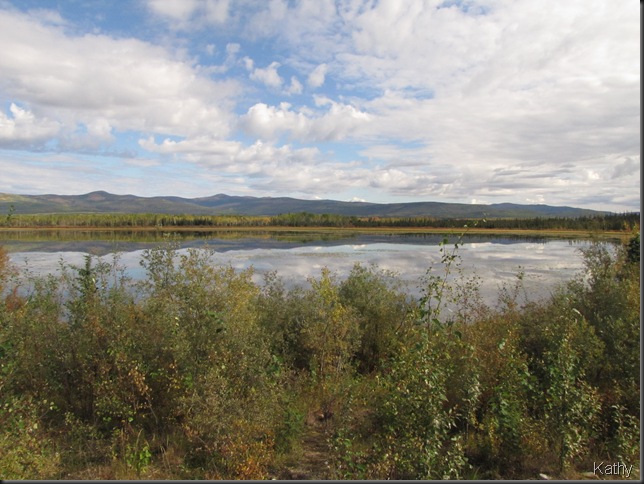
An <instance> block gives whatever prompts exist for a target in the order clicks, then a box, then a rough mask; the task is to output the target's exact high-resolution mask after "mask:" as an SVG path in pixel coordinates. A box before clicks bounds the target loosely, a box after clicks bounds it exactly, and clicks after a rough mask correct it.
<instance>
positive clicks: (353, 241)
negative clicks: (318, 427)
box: [0, 231, 590, 304]
mask: <svg viewBox="0 0 644 484" xmlns="http://www.w3.org/2000/svg"><path fill="white" fill-rule="evenodd" d="M3 235H6V234H3ZM49 235H50V236H49V237H47V236H45V235H44V234H42V233H40V234H33V236H32V235H30V236H29V237H26V236H24V234H23V237H22V238H21V237H18V236H15V237H14V238H3V240H0V244H2V245H4V246H5V247H6V248H7V249H8V251H9V253H10V254H9V255H10V260H11V261H12V262H13V263H14V264H15V265H16V266H17V267H18V268H19V269H20V268H23V269H25V270H27V269H28V270H29V271H30V272H31V273H35V274H47V273H56V272H57V271H59V270H60V262H61V260H62V261H64V262H67V263H69V264H74V265H81V264H82V263H83V258H84V256H85V255H86V254H88V253H89V254H93V255H96V256H97V257H100V258H101V259H102V260H105V261H106V262H111V261H112V255H110V254H113V253H115V252H118V253H119V263H120V264H121V265H122V266H123V267H124V269H125V271H126V274H127V275H128V276H130V277H132V278H134V279H142V278H144V277H145V273H144V270H143V268H142V267H141V265H140V261H141V256H142V252H143V250H145V249H147V248H152V247H157V246H159V245H162V244H164V243H168V242H169V241H172V242H174V243H175V244H176V245H177V246H178V250H180V251H185V250H186V249H188V248H205V247H208V248H210V249H212V251H213V253H212V262H213V264H218V265H231V266H232V267H234V268H235V269H238V270H242V269H247V268H249V267H251V266H252V267H253V268H254V270H255V276H254V277H255V279H256V282H258V283H261V281H262V279H263V275H264V274H266V273H269V272H273V271H275V272H277V274H278V275H280V276H281V277H282V279H283V280H284V282H285V284H286V285H287V287H293V286H295V285H302V284H306V281H307V279H308V278H310V277H312V276H313V277H319V275H320V271H321V269H322V268H323V267H327V268H329V269H330V270H331V271H332V272H334V273H335V274H336V275H337V276H338V277H339V278H343V277H346V276H347V275H348V273H349V271H350V270H351V268H352V267H353V265H354V264H355V263H361V264H364V265H370V264H375V265H377V266H378V267H379V268H381V269H384V270H388V271H393V272H395V273H396V274H398V276H399V278H400V279H401V280H402V281H403V283H405V284H406V285H407V288H408V290H409V291H410V292H411V293H412V294H414V295H418V294H419V293H420V291H419V284H420V281H421V279H422V277H423V276H424V275H425V274H426V272H427V270H428V269H431V270H432V271H439V272H436V274H440V270H441V268H440V260H441V255H442V254H441V252H440V247H439V244H440V243H441V242H442V241H443V240H444V238H445V236H444V235H436V234H413V235H412V234H410V235H400V234H396V235H394V234H391V235H388V234H377V235H372V234H338V233H321V234H318V233H312V232H296V231H294V232H279V233H266V232H257V233H256V234H255V233H249V232H225V233H224V232H216V233H215V232H209V233H207V234H199V233H188V234H182V236H181V237H177V236H169V235H167V234H166V235H164V234H162V233H155V232H151V233H134V232H129V233H128V232H116V231H115V232H107V233H105V232H102V233H100V235H98V236H97V234H92V233H91V232H78V234H76V235H77V236H76V237H74V238H72V239H71V240H70V239H69V238H68V237H70V235H71V234H70V233H69V232H66V231H63V232H58V233H55V234H49ZM456 240H457V239H456V238H453V239H452V240H451V241H450V244H453V242H455V241H456ZM463 242H464V244H463V245H462V246H460V247H459V250H458V255H459V256H460V260H461V264H460V269H461V272H462V275H463V276H464V277H472V276H477V277H479V278H480V280H481V293H482V296H483V297H484V299H485V300H486V301H487V302H488V303H490V304H493V303H494V302H496V295H497V293H498V289H499V287H500V286H502V285H504V284H513V282H514V281H515V280H516V277H517V274H518V273H519V271H521V272H523V273H524V281H525V287H526V289H527V291H528V293H529V295H530V296H531V298H533V297H534V298H537V297H541V296H545V295H547V294H548V293H549V291H551V290H552V288H553V287H554V286H555V285H556V284H558V283H561V282H563V281H566V280H568V279H570V278H571V277H573V276H574V275H575V274H576V273H577V272H579V271H580V270H581V268H582V266H583V264H582V258H581V254H580V252H579V250H578V249H580V248H583V247H586V246H588V244H589V243H590V242H588V241H585V240H560V239H547V238H530V239H526V238H519V237H491V236H480V235H476V236H466V237H465V238H464V240H463ZM446 247H447V250H451V249H452V246H451V245H447V246H446Z"/></svg>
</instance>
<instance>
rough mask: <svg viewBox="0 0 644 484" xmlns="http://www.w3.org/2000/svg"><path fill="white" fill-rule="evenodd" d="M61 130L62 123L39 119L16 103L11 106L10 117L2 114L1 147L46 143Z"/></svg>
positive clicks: (0, 123) (0, 124)
mask: <svg viewBox="0 0 644 484" xmlns="http://www.w3.org/2000/svg"><path fill="white" fill-rule="evenodd" d="M60 129H61V126H60V123H57V122H55V121H51V120H49V119H46V118H44V119H37V118H36V116H35V115H34V114H33V113H32V112H31V111H28V110H26V109H23V108H21V107H19V106H16V105H15V104H14V103H11V105H10V106H9V115H7V114H5V113H3V112H0V146H5V147H9V148H12V147H19V146H30V145H32V144H34V143H41V142H46V141H48V140H50V139H51V138H53V137H54V136H55V135H56V134H58V133H59V132H60Z"/></svg>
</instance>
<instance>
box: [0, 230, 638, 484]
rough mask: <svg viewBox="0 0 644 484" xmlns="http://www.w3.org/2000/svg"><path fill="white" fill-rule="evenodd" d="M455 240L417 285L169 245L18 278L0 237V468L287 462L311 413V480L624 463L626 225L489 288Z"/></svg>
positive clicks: (172, 472)
mask: <svg viewBox="0 0 644 484" xmlns="http://www.w3.org/2000/svg"><path fill="white" fill-rule="evenodd" d="M460 243H461V241H460V239H459V240H458V241H456V243H454V244H453V245H448V244H444V245H442V247H441V252H442V266H441V267H440V268H438V269H437V268H434V269H432V270H430V271H428V273H427V275H426V277H425V278H424V279H423V281H422V286H423V288H424V290H423V296H422V297H421V298H420V300H413V299H411V298H410V297H409V296H408V295H407V294H406V293H405V291H404V290H403V288H401V287H400V285H399V284H398V281H397V278H396V276H395V275H393V274H390V273H387V272H384V271H381V270H380V269H378V268H377V267H365V266H360V265H356V266H355V267H354V268H353V270H352V272H351V274H350V275H349V276H348V278H346V279H345V280H341V281H340V280H337V279H336V278H335V277H334V275H333V274H331V273H330V272H329V271H328V270H326V269H324V270H322V271H321V273H320V274H319V275H318V276H317V277H315V278H312V279H311V280H310V284H309V285H308V286H307V287H301V288H296V289H292V290H287V289H285V287H284V285H283V284H282V283H281V281H280V280H279V278H277V277H276V276H275V275H271V276H268V277H267V278H266V279H265V281H264V282H263V283H262V284H257V283H256V282H254V280H253V272H252V270H247V271H243V272H237V271H235V270H233V269H232V268H231V267H216V266H213V265H212V264H211V262H210V259H209V254H208V252H207V251H204V250H189V251H178V250H176V248H174V247H173V246H171V245H170V246H163V247H159V248H156V249H152V250H148V251H146V252H145V253H144V256H143V258H142V261H141V264H142V266H143V267H144V269H145V270H146V272H147V278H146V279H145V280H144V281H143V282H140V283H134V282H132V281H130V280H128V278H127V277H125V275H124V274H123V271H122V269H121V268H120V266H119V264H118V258H115V260H114V263H113V264H105V263H101V262H98V261H97V260H96V259H93V258H91V257H89V256H88V257H87V259H86V261H85V264H84V265H82V266H80V267H74V266H67V267H64V268H63V269H64V270H63V273H62V275H61V276H60V277H53V276H48V277H38V278H36V277H34V278H32V279H31V280H30V281H29V282H28V283H22V284H23V285H22V286H20V283H19V282H18V279H16V278H14V277H13V275H12V269H11V267H10V266H9V265H8V263H7V257H6V255H5V254H4V252H0V294H2V303H1V304H0V469H2V471H1V472H2V473H3V474H2V475H1V476H0V477H2V478H4V479H22V478H26V479H42V478H54V479H60V478H65V479H92V478H99V479H109V478H117V479H136V478H144V479H193V478H196V479H218V478H225V479H265V478H271V477H276V478H281V479H285V478H290V477H293V474H292V473H290V472H289V469H292V468H293V467H295V466H297V463H298V461H300V460H301V459H302V458H303V453H304V451H305V449H304V448H303V443H302V442H303V436H304V435H305V433H306V432H307V428H308V427H310V426H311V425H312V424H313V423H316V424H317V425H323V426H324V427H323V428H324V434H323V435H324V436H325V438H326V439H325V441H324V446H325V447H324V448H325V458H326V461H327V462H328V465H325V467H324V469H322V470H320V473H321V474H319V475H316V476H309V477H318V478H331V479H441V478H452V479H466V478H477V479H486V478H526V477H536V476H537V475H538V473H546V474H548V475H550V476H551V477H560V478H577V477H579V476H582V475H583V473H584V472H592V471H593V463H594V462H599V461H604V462H606V463H608V462H610V463H613V462H615V463H616V462H620V463H623V464H625V465H626V466H631V465H632V466H633V468H632V469H634V471H633V473H632V474H631V475H630V477H631V478H638V477H639V473H638V472H639V451H640V420H639V416H640V377H639V367H640V366H639V365H640V347H639V341H640V281H639V267H640V266H639V263H640V261H639V255H640V249H639V232H638V234H637V236H634V237H632V238H631V240H630V242H629V243H628V244H627V245H625V246H623V247H621V248H619V249H618V250H617V252H616V253H614V252H613V251H612V250H611V249H610V248H609V247H608V246H606V245H601V244H597V245H594V246H592V247H591V248H589V249H586V250H585V251H584V254H583V257H584V260H585V271H584V272H583V274H580V275H579V277H577V278H575V279H574V280H572V281H570V282H569V283H568V284H566V285H565V286H563V287H559V288H553V291H552V296H551V297H550V298H549V299H547V300H541V301H532V300H530V298H529V295H527V294H525V291H524V290H523V288H522V285H521V275H520V274H519V275H518V277H517V282H516V285H514V286H511V287H504V288H502V289H501V290H500V292H499V298H498V305H497V306H495V307H488V306H486V305H485V304H483V302H482V301H481V298H480V297H479V293H478V285H477V280H476V278H472V279H466V278H465V277H464V276H461V277H456V278H455V279H453V278H452V277H451V276H452V275H454V274H457V275H458V273H459V270H460V266H459V262H460V259H459V256H458V246H459V244H460ZM448 276H450V277H449V279H448ZM448 280H449V281H452V280H454V281H455V282H448ZM635 470H637V473H636V472H635ZM322 472H323V473H322Z"/></svg>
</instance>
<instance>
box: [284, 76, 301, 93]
mask: <svg viewBox="0 0 644 484" xmlns="http://www.w3.org/2000/svg"><path fill="white" fill-rule="evenodd" d="M302 89H303V86H302V83H301V82H300V81H298V80H297V77H295V76H292V77H291V85H290V86H289V87H288V89H287V90H286V93H287V94H302Z"/></svg>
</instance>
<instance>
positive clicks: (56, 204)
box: [0, 191, 609, 218]
mask: <svg viewBox="0 0 644 484" xmlns="http://www.w3.org/2000/svg"><path fill="white" fill-rule="evenodd" d="M9 212H13V213H16V214H35V213H81V212H92V213H109V212H117V213H167V214H192V215H224V214H236V215H279V214H282V213H297V212H309V213H316V214H322V213H333V214H339V215H355V216H358V217H436V218H483V217H487V218H533V217H581V216H592V215H602V214H607V213H609V212H601V211H596V210H588V209H582V208H574V207H557V206H550V205H521V204H514V203H499V204H491V205H484V204H465V203H443V202H409V203H367V202H341V201H337V200H300V199H297V198H289V197H248V196H246V197H239V196H230V195H224V194H218V195H213V196H211V197H200V198H182V197H173V196H159V197H138V196H136V195H114V194H112V193H107V192H104V191H96V192H91V193H86V194H84V195H12V194H6V193H0V216H2V214H8V213H9Z"/></svg>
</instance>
